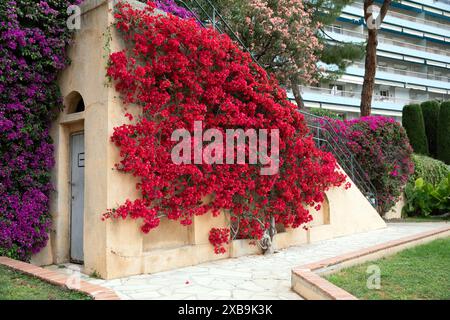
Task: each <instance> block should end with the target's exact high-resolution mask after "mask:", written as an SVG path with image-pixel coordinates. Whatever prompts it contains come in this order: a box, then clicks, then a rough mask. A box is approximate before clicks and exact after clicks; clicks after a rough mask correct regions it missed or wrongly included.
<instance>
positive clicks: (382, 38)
mask: <svg viewBox="0 0 450 320" xmlns="http://www.w3.org/2000/svg"><path fill="white" fill-rule="evenodd" d="M323 29H324V30H325V31H326V32H332V33H334V34H340V35H344V36H349V37H352V38H356V39H358V40H357V41H353V42H363V41H365V40H366V39H367V31H366V30H364V31H363V32H358V31H353V30H348V29H344V28H334V27H331V26H325V27H324V28H323ZM378 42H379V43H381V44H388V45H394V46H397V47H402V48H410V49H413V50H417V51H420V52H428V53H433V54H437V55H442V56H446V57H450V50H442V49H437V48H432V47H427V46H421V45H417V44H412V43H407V42H405V41H400V40H394V39H390V38H387V37H385V36H383V35H381V34H378ZM398 51H399V50H395V51H394V52H398ZM446 60H447V61H449V62H450V60H448V59H446Z"/></svg>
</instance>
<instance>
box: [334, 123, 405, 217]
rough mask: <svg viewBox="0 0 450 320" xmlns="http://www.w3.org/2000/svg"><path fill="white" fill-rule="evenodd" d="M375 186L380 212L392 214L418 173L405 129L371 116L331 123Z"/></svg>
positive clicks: (397, 124)
mask: <svg viewBox="0 0 450 320" xmlns="http://www.w3.org/2000/svg"><path fill="white" fill-rule="evenodd" d="M330 121H332V123H334V127H335V129H336V130H337V131H338V132H339V133H340V135H341V136H343V137H344V138H346V140H347V143H346V144H347V147H348V148H349V150H350V152H351V153H353V154H354V156H355V159H356V160H357V161H358V162H359V163H360V165H361V167H362V169H363V170H364V172H365V173H366V174H367V180H369V181H370V182H371V183H372V184H373V186H374V187H375V191H376V193H377V199H378V211H379V212H380V213H381V214H383V213H385V212H387V211H389V210H390V209H391V208H392V207H393V206H394V205H395V203H396V202H397V201H398V199H399V197H400V195H401V193H402V192H403V189H404V187H405V185H406V183H407V181H408V179H409V177H410V175H411V174H412V173H413V170H414V164H413V162H412V148H411V146H410V144H409V142H408V137H407V135H406V132H405V130H404V128H403V127H402V126H401V125H400V124H399V123H398V122H396V121H395V120H394V119H391V118H386V117H381V116H369V117H362V118H359V119H353V120H347V121H340V120H330Z"/></svg>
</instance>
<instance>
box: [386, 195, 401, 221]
mask: <svg viewBox="0 0 450 320" xmlns="http://www.w3.org/2000/svg"><path fill="white" fill-rule="evenodd" d="M404 206H405V194H404V193H402V195H401V196H400V199H398V201H397V203H396V204H395V206H394V207H393V208H392V209H391V210H389V211H388V212H386V213H385V214H384V216H383V218H384V219H386V220H392V219H401V217H402V210H403V207H404Z"/></svg>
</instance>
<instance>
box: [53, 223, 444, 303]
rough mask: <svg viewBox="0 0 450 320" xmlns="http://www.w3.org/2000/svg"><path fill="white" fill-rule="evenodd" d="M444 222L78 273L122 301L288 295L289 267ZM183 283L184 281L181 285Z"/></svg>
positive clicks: (292, 296)
mask: <svg viewBox="0 0 450 320" xmlns="http://www.w3.org/2000/svg"><path fill="white" fill-rule="evenodd" d="M443 225H445V223H389V224H388V227H387V228H386V229H381V230H375V231H370V232H365V233H359V234H355V235H350V236H344V237H339V238H335V239H329V240H324V241H319V242H316V243H312V244H307V245H301V246H297V247H290V248H288V249H284V250H280V251H279V252H278V253H275V254H273V255H268V256H263V255H254V256H246V257H240V258H232V259H224V260H218V261H212V262H207V263H203V264H200V265H198V266H190V267H185V268H180V269H177V270H172V271H166V272H160V273H155V274H145V275H138V276H132V277H127V278H122V279H115V280H106V281H105V280H99V279H93V278H90V277H89V276H87V275H84V274H83V275H82V278H83V279H86V281H88V282H90V283H92V284H99V285H103V286H106V287H110V288H113V290H115V291H116V292H117V294H118V295H119V296H120V297H121V298H123V299H158V300H159V299H175V300H182V299H188V300H194V299H207V300H214V299H227V300H229V299H250V300H251V299H265V300H274V299H289V300H291V299H293V300H301V297H300V296H299V295H297V294H296V293H295V292H293V291H292V290H291V282H290V278H291V269H292V268H293V267H296V266H299V265H303V264H307V263H313V262H317V261H319V260H323V259H326V258H333V257H336V256H338V255H342V254H346V253H349V252H352V251H355V250H360V249H364V248H367V247H371V246H374V245H378V244H382V243H385V242H388V241H392V240H397V239H400V238H403V237H407V236H412V235H414V234H417V233H422V232H425V231H430V230H433V229H436V228H440V227H442V226H443ZM77 267H78V268H79V266H74V265H71V264H65V265H64V268H61V267H59V266H49V267H47V269H48V270H53V271H56V272H59V273H66V274H72V273H73V271H72V270H70V269H76V268H77ZM186 281H189V283H188V284H186Z"/></svg>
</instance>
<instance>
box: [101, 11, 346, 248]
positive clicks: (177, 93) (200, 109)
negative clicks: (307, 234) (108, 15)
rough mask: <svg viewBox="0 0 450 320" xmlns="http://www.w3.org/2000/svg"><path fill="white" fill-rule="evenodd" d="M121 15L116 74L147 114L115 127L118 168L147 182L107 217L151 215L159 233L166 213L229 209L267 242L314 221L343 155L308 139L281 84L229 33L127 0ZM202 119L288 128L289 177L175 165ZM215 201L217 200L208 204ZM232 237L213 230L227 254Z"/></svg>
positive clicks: (285, 165) (245, 232) (125, 93)
mask: <svg viewBox="0 0 450 320" xmlns="http://www.w3.org/2000/svg"><path fill="white" fill-rule="evenodd" d="M116 10H117V15H116V28H118V29H119V30H120V31H123V36H124V38H125V41H126V43H127V49H125V50H124V51H121V52H116V53H113V54H111V56H110V63H109V67H108V70H107V74H108V76H109V77H111V78H112V79H113V80H114V81H115V88H116V90H117V91H118V92H119V93H120V94H121V97H122V99H123V100H124V102H125V103H127V104H134V105H135V107H136V108H140V109H141V111H142V115H141V116H138V117H135V119H134V120H135V122H134V123H133V124H124V125H122V126H120V127H117V128H115V129H114V134H113V136H112V138H111V140H112V142H114V143H115V145H116V146H117V147H118V148H119V150H120V156H121V160H120V163H119V164H118V165H117V168H118V169H120V170H121V171H123V172H128V173H131V174H133V175H134V176H135V177H137V178H138V179H139V184H138V186H137V187H138V189H139V190H140V192H141V195H142V196H141V198H140V199H137V200H134V201H131V200H127V201H126V202H125V204H123V205H121V206H120V207H119V208H117V209H115V210H110V211H109V212H108V213H107V214H106V215H105V217H121V218H126V217H131V218H133V219H138V218H142V219H143V226H142V231H143V232H149V231H150V230H151V229H152V228H156V227H157V226H158V224H159V217H160V216H167V217H168V218H169V219H172V220H177V221H180V223H182V224H183V225H189V224H190V223H191V222H192V217H193V216H195V215H197V216H198V215H203V214H205V213H207V212H209V211H211V212H213V214H214V215H217V214H219V213H220V212H222V210H226V211H227V212H229V214H230V216H231V218H232V220H233V219H234V221H237V220H239V221H240V228H239V230H240V231H239V232H240V234H239V236H240V237H246V238H252V239H261V237H262V236H263V234H264V232H265V230H266V229H267V227H268V226H269V222H270V221H271V218H272V217H275V220H276V222H277V223H280V224H284V225H285V226H286V227H294V228H295V227H298V226H300V225H302V224H304V223H306V222H308V221H310V220H311V219H312V217H311V215H310V214H309V210H308V207H309V206H314V205H317V203H320V202H322V201H323V199H324V192H325V191H326V190H328V189H329V188H330V187H333V186H339V185H341V184H342V183H343V182H344V181H345V176H344V175H343V174H340V173H338V172H337V171H336V168H337V165H336V160H335V159H334V157H333V156H332V155H331V154H330V153H326V152H323V151H321V150H319V149H317V148H316V147H315V145H314V142H313V140H312V138H311V137H309V136H307V133H308V129H307V127H306V125H305V123H304V119H303V116H302V115H301V114H300V113H298V112H297V110H296V106H295V105H293V104H292V103H290V102H289V101H288V100H287V97H286V92H285V91H284V90H283V89H282V88H280V86H279V85H278V83H277V82H276V80H275V78H274V77H271V78H270V79H269V78H268V76H267V74H266V72H265V71H264V70H262V69H261V68H259V67H258V66H257V65H256V64H254V63H253V61H252V59H251V57H250V56H249V55H248V54H247V53H243V52H242V51H241V50H240V49H239V48H238V47H237V45H236V44H234V43H233V42H232V41H231V40H230V39H229V38H228V37H227V36H225V35H221V34H218V33H217V32H216V31H215V30H213V29H205V28H201V27H199V26H198V24H197V23H196V22H195V21H193V20H183V19H180V18H178V17H175V16H173V15H169V16H162V15H153V13H152V9H151V8H149V9H147V10H146V11H143V10H138V9H133V8H132V7H131V6H130V5H129V4H122V3H119V4H118V5H117V7H116ZM169 39H170V40H169ZM133 107H134V106H133ZM200 120H201V121H203V124H204V127H205V129H209V128H216V129H219V130H221V131H222V132H224V130H226V129H230V128H242V129H244V130H246V129H250V128H251V129H255V130H258V129H271V128H276V129H279V133H280V134H279V137H280V152H279V154H280V170H279V172H278V173H277V174H276V175H272V176H263V175H260V169H261V166H262V165H261V164H252V165H250V164H245V165H230V164H212V165H211V164H203V165H196V164H184V165H175V164H174V163H172V161H171V151H172V148H173V146H174V145H175V143H174V142H172V141H171V135H172V133H173V131H174V130H176V129H180V128H184V129H186V130H188V131H189V132H191V133H192V132H193V124H194V121H200ZM224 152H225V150H224ZM247 159H248V155H247ZM247 162H248V161H247ZM208 195H213V197H212V199H211V201H210V202H209V203H204V202H203V201H202V200H203V199H204V198H205V196H208ZM305 204H306V205H305ZM228 232H229V230H228ZM225 238H226V239H225ZM228 238H229V234H227V235H226V234H225V231H223V232H216V231H214V232H213V233H212V234H210V241H212V243H214V245H215V251H216V253H223V252H224V250H225V248H224V247H223V246H221V244H222V243H224V241H225V240H227V241H228ZM211 239H212V240H211Z"/></svg>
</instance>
